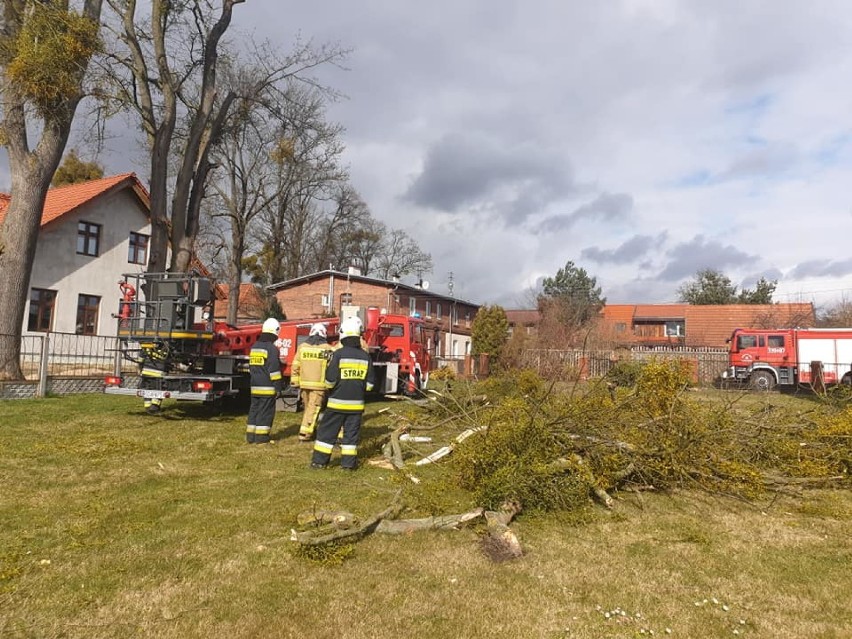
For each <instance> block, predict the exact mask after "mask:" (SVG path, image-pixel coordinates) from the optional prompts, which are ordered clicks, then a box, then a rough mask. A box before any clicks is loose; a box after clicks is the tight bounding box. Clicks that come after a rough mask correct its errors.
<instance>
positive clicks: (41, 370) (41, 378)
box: [36, 333, 50, 397]
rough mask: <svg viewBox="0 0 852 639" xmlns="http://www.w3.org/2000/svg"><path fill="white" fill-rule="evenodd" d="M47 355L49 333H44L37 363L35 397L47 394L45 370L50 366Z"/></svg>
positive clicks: (48, 352) (48, 354) (48, 355)
mask: <svg viewBox="0 0 852 639" xmlns="http://www.w3.org/2000/svg"><path fill="white" fill-rule="evenodd" d="M49 357H50V333H45V334H44V335H43V336H42V338H41V358H40V359H39V363H38V388H37V389H36V397H44V396H45V395H47V371H48V370H49V368H50V366H49V364H50V362H49V360H48V358H49Z"/></svg>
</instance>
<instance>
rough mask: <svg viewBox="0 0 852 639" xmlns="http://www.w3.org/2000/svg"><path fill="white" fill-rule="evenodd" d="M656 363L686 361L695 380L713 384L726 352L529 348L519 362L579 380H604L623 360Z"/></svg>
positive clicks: (715, 350) (712, 350) (719, 371)
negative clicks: (658, 361)
mask: <svg viewBox="0 0 852 639" xmlns="http://www.w3.org/2000/svg"><path fill="white" fill-rule="evenodd" d="M653 359H657V360H666V361H670V360H680V361H685V362H687V363H688V365H689V366H690V367H691V370H693V371H694V377H695V381H696V382H697V383H700V384H712V383H713V382H715V381H716V380H717V379H718V378H719V376H720V375H721V374H722V371H724V370H725V368H726V367H727V365H728V353H727V351H725V350H723V349H712V348H701V349H687V348H677V349H669V350H661V349H653V348H651V349H634V350H629V351H627V350H582V349H570V350H555V349H547V350H544V349H528V350H525V351H524V352H523V355H522V363H523V365H524V366H526V367H528V368H532V369H533V370H536V371H538V372H539V374H542V375H553V374H564V373H565V372H566V371H569V372H570V374H572V375H575V376H577V377H579V378H584V379H585V378H590V377H603V376H604V375H606V374H607V373H608V372H609V371H610V370H611V369H612V367H613V366H615V365H616V364H618V363H619V362H623V361H640V362H646V361H650V360H653Z"/></svg>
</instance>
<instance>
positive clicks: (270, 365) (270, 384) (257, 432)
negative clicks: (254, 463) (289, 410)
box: [246, 317, 281, 444]
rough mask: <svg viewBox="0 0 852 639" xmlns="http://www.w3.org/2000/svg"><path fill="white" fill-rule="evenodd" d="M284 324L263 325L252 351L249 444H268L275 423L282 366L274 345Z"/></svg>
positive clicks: (271, 323) (250, 357)
mask: <svg viewBox="0 0 852 639" xmlns="http://www.w3.org/2000/svg"><path fill="white" fill-rule="evenodd" d="M280 329H281V324H279V323H278V320H277V319H275V318H274V317H270V318H269V319H267V320H266V321H265V322H264V323H263V328H262V329H261V333H260V337H258V338H257V341H256V342H255V343H254V345H253V346H252V347H251V353H250V354H249V373H250V375H251V406H250V407H249V414H248V423H247V425H246V441H247V442H248V443H249V444H268V443H269V442H270V437H269V435H270V432H271V431H272V422H273V420H274V419H275V400H276V399H278V395H279V394H280V393H281V362H280V361H279V360H278V348H277V347H276V346H275V341H276V340H277V339H278V331H279V330H280Z"/></svg>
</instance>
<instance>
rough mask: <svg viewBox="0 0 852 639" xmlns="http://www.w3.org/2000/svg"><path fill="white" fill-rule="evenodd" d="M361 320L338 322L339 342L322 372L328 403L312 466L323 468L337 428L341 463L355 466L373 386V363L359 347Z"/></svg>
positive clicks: (341, 464)
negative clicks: (340, 435) (339, 437)
mask: <svg viewBox="0 0 852 639" xmlns="http://www.w3.org/2000/svg"><path fill="white" fill-rule="evenodd" d="M360 340H361V323H360V321H358V320H357V319H356V318H349V319H346V320H344V321H343V322H342V323H341V324H340V342H341V344H342V346H341V347H340V348H338V349H337V350H335V351H334V354H333V355H332V356H331V361H330V362H329V364H328V368H327V369H326V372H325V382H326V388H328V389H329V394H328V403H327V404H326V410H325V412H324V413H323V416H322V420H321V421H320V425H319V428H318V429H317V439H316V442H314V452H313V456H312V458H311V468H325V467H326V466H328V462H329V460H330V459H331V451H332V449H333V448H334V443H335V440H336V439H337V435H338V433H339V431H340V429H341V428H342V429H343V438H342V441H341V445H340V452H341V454H342V456H343V458H342V459H341V461H340V467H341V468H343V469H345V470H355V469H356V468H357V467H358V441H359V438H360V435H361V418H362V417H363V415H364V401H365V397H366V394H367V391H370V390H372V389H373V367H372V366H371V365H370V356H369V355H368V354H367V353H366V352H365V351H364V350H363V349H362V348H361V345H360Z"/></svg>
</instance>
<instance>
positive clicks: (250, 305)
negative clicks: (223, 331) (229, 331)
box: [213, 284, 265, 321]
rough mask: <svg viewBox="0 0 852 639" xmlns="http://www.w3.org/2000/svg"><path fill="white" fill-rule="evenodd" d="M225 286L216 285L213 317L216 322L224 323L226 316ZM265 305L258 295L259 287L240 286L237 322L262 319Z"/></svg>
mask: <svg viewBox="0 0 852 639" xmlns="http://www.w3.org/2000/svg"><path fill="white" fill-rule="evenodd" d="M229 290H230V286H228V285H227V284H217V285H216V290H215V293H216V302H215V305H214V311H213V316H214V317H215V319H217V320H222V321H224V319H225V317H226V316H227V314H228V291H229ZM264 309H265V304H264V302H263V297H262V295H261V293H260V287H258V286H257V285H256V284H240V294H239V302H238V303H237V316H238V317H237V321H239V320H240V319H250V320H258V319H263V314H264Z"/></svg>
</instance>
